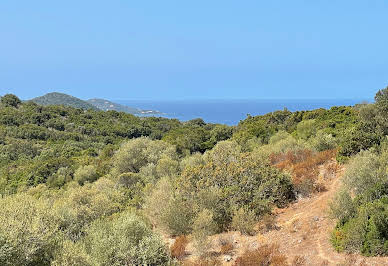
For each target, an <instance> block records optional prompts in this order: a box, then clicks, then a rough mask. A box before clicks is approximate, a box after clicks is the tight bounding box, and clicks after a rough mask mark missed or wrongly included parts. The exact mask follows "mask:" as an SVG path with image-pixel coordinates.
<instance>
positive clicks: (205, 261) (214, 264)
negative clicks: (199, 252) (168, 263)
mask: <svg viewBox="0 0 388 266" xmlns="http://www.w3.org/2000/svg"><path fill="white" fill-rule="evenodd" d="M183 265H184V266H221V265H222V263H221V262H220V261H219V260H218V259H217V258H199V259H197V260H195V261H188V262H185V263H183Z"/></svg>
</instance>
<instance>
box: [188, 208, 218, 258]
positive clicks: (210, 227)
mask: <svg viewBox="0 0 388 266" xmlns="http://www.w3.org/2000/svg"><path fill="white" fill-rule="evenodd" d="M215 232H216V224H215V223H214V221H213V213H212V212H211V211H209V210H207V209H204V210H202V211H201V212H200V213H199V214H198V216H197V218H196V219H195V221H194V225H193V236H194V245H195V249H196V251H197V252H198V255H199V256H201V257H202V256H204V255H205V254H206V252H208V251H209V249H210V248H211V245H212V243H211V240H210V239H209V236H211V235H212V234H214V233H215Z"/></svg>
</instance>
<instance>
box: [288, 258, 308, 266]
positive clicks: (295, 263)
mask: <svg viewBox="0 0 388 266" xmlns="http://www.w3.org/2000/svg"><path fill="white" fill-rule="evenodd" d="M305 264H306V259H305V257H303V256H295V257H294V259H293V260H292V263H291V265H292V266H302V265H305Z"/></svg>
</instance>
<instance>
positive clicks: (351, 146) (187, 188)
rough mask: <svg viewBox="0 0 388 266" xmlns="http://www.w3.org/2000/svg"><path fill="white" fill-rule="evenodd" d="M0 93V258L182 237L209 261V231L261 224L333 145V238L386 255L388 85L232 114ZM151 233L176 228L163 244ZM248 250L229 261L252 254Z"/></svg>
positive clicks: (96, 259)
mask: <svg viewBox="0 0 388 266" xmlns="http://www.w3.org/2000/svg"><path fill="white" fill-rule="evenodd" d="M0 104H1V106H0V157H1V160H0V194H1V196H2V198H1V199H0V220H1V221H0V264H1V265H140V264H148V265H171V264H180V263H181V262H180V261H181V260H182V259H183V258H184V257H185V246H186V245H187V242H188V241H190V242H191V244H192V245H193V246H194V249H195V254H196V255H197V258H198V261H196V262H195V263H196V264H194V265H217V263H218V262H217V261H215V260H214V258H212V256H211V254H209V250H210V249H211V246H212V241H210V236H211V235H214V234H216V233H221V232H225V231H228V230H235V231H240V232H241V233H242V234H246V235H254V234H256V233H257V230H258V229H257V227H256V225H257V224H258V223H264V224H265V225H266V228H267V229H268V230H272V229H273V228H274V227H273V226H274V224H273V218H274V215H273V212H272V211H273V209H274V208H283V207H286V206H287V205H288V204H290V203H291V202H293V201H295V200H298V199H300V198H306V197H309V196H311V195H314V194H316V193H320V192H321V191H324V190H325V186H324V182H323V180H322V178H323V179H324V178H328V177H325V176H321V175H320V168H321V167H322V166H328V165H332V162H333V160H335V158H336V159H337V160H338V161H339V162H341V163H344V164H347V165H348V166H347V171H346V174H345V178H344V186H343V189H342V190H341V192H340V193H339V194H338V196H337V197H336V200H335V201H333V203H332V210H331V212H332V216H333V217H335V218H336V219H338V225H337V227H336V228H335V230H334V232H333V236H332V242H333V245H334V247H335V248H336V249H337V250H338V251H347V252H362V253H363V254H365V255H388V240H387V239H388V231H387V230H388V224H387V221H388V200H387V198H388V178H387V163H386V161H387V160H386V157H387V148H386V147H387V143H386V136H387V134H388V122H387V119H386V118H387V117H388V88H386V89H384V90H381V91H379V92H378V93H377V95H376V103H374V104H364V105H359V106H355V107H345V106H342V107H333V108H331V109H329V110H325V109H318V110H314V111H299V112H290V111H288V110H283V111H277V112H273V113H269V114H266V115H263V116H255V117H251V116H249V117H247V119H245V120H243V121H241V122H240V123H239V124H238V125H237V126H234V127H229V126H226V125H219V124H208V123H205V122H204V121H203V120H202V119H194V120H191V121H187V122H180V121H178V120H175V119H166V118H156V117H148V118H144V117H136V116H134V115H130V114H126V113H123V112H117V111H97V110H90V109H89V110H82V109H76V108H73V107H66V106H39V105H37V104H35V103H33V102H21V101H20V100H19V99H18V98H17V97H16V96H14V95H10V94H8V95H5V96H3V97H2V98H1V103H0ZM331 171H333V173H334V172H335V169H332V170H331ZM329 176H330V173H329ZM161 233H162V234H161ZM162 236H164V237H166V236H169V237H174V238H176V241H175V243H174V244H173V245H172V247H171V248H169V247H168V246H167V245H166V243H165V242H164V241H163V237H162ZM222 245H223V247H224V252H225V254H228V252H231V251H232V250H233V243H230V242H228V241H227V240H225V241H223V244H222ZM252 252H253V253H252ZM252 252H251V253H249V252H247V253H246V254H245V255H243V256H242V257H241V258H239V259H238V260H236V265H249V264H244V262H249V261H250V260H251V259H252V258H254V259H255V261H259V260H260V259H263V258H261V257H260V256H262V255H261V254H264V253H263V250H257V251H252ZM255 252H256V253H255ZM273 252H275V251H274V250H273ZM223 254H224V253H223ZM263 256H264V255H263ZM265 259H269V260H272V259H277V260H278V262H279V263H280V262H281V263H283V264H279V263H278V264H274V263H275V262H274V261H272V262H271V261H270V262H269V264H271V263H272V264H274V265H286V263H287V261H290V260H289V259H287V258H285V257H284V255H276V256H275V255H271V253H269V255H268V258H265ZM238 263H240V264H238ZM272 264H271V265H272ZM258 265H267V264H258Z"/></svg>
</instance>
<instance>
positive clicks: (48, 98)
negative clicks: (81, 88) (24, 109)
mask: <svg viewBox="0 0 388 266" xmlns="http://www.w3.org/2000/svg"><path fill="white" fill-rule="evenodd" d="M31 101H32V102H34V103H36V104H39V105H64V106H70V107H74V108H80V109H84V110H88V109H92V110H99V109H98V108H97V107H95V106H94V105H93V104H90V103H88V102H86V101H83V100H81V99H78V98H76V97H73V96H70V95H67V94H64V93H59V92H52V93H47V94H46V95H43V96H40V97H36V98H34V99H32V100H31Z"/></svg>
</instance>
